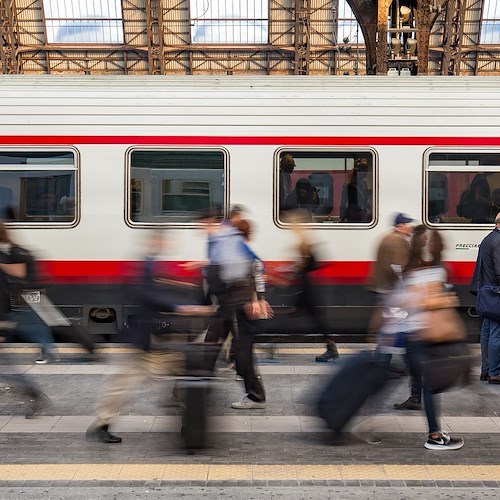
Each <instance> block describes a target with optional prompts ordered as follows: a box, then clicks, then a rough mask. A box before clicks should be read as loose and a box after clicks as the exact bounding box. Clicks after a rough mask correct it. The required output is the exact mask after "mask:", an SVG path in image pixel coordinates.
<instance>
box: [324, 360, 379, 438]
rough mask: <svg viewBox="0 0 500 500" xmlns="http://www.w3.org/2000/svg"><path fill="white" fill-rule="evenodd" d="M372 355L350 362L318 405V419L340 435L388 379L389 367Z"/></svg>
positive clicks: (346, 363) (330, 385)
mask: <svg viewBox="0 0 500 500" xmlns="http://www.w3.org/2000/svg"><path fill="white" fill-rule="evenodd" d="M375 356H376V355H375V354H374V353H373V352H361V353H359V354H355V355H353V356H352V357H351V358H350V359H348V360H347V361H346V362H345V364H344V365H343V366H342V367H341V368H340V370H339V371H338V372H337V373H336V374H335V375H334V376H333V379H332V380H331V381H330V382H329V383H328V385H327V386H326V388H325V389H324V391H323V392H322V393H321V395H320V398H319V400H318V403H317V408H318V412H319V416H320V417H321V418H323V419H324V420H325V422H326V424H327V425H328V427H329V428H330V429H331V430H333V431H335V432H336V433H340V432H341V430H342V429H343V428H344V427H345V425H346V424H347V423H348V422H349V420H350V419H351V417H352V416H353V415H354V414H355V413H356V412H357V411H358V410H359V409H360V408H361V406H362V405H363V403H364V402H365V401H366V400H367V399H368V397H369V396H371V395H373V394H375V393H377V392H378V391H379V390H380V389H382V387H383V386H384V385H385V381H386V380H387V366H386V365H384V364H382V363H380V362H379V361H377V359H376V357H375Z"/></svg>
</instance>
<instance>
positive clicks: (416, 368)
mask: <svg viewBox="0 0 500 500" xmlns="http://www.w3.org/2000/svg"><path fill="white" fill-rule="evenodd" d="M427 349H429V346H428V345H427V344H425V343H424V342H420V341H414V340H410V339H408V340H407V343H406V357H407V360H408V366H409V369H410V373H411V374H412V388H411V390H412V395H413V391H414V387H413V381H415V382H416V383H417V384H420V387H422V395H423V400H424V410H425V416H426V417H427V423H428V425H429V434H433V433H436V432H439V424H438V417H437V414H438V407H437V402H436V398H435V395H434V394H433V393H432V391H431V390H430V389H429V388H427V387H426V385H425V380H423V378H422V375H423V364H424V363H425V361H426V359H427V355H426V351H427ZM415 389H417V387H415ZM419 399H420V398H419Z"/></svg>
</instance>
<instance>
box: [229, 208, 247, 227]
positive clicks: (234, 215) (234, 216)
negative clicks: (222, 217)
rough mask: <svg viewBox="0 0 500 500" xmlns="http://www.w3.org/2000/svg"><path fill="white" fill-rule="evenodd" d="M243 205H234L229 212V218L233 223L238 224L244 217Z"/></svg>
mask: <svg viewBox="0 0 500 500" xmlns="http://www.w3.org/2000/svg"><path fill="white" fill-rule="evenodd" d="M243 213H244V210H243V207H242V206H241V205H233V206H232V207H231V211H230V212H229V220H230V222H231V224H233V225H236V224H237V223H238V222H239V221H240V220H242V219H243Z"/></svg>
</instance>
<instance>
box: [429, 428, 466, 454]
mask: <svg viewBox="0 0 500 500" xmlns="http://www.w3.org/2000/svg"><path fill="white" fill-rule="evenodd" d="M463 445H464V440H463V438H452V437H450V436H449V435H448V434H447V433H446V432H441V433H440V434H439V436H438V437H437V438H433V437H431V436H430V434H429V438H428V439H427V441H426V442H425V444H424V446H425V447H426V448H427V449H428V450H459V449H460V448H462V446H463Z"/></svg>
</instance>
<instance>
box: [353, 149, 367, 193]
mask: <svg viewBox="0 0 500 500" xmlns="http://www.w3.org/2000/svg"><path fill="white" fill-rule="evenodd" d="M369 171H370V165H369V163H368V158H366V157H364V156H362V157H361V158H358V159H357V160H356V161H355V162H354V167H353V169H352V173H351V180H350V181H349V183H350V184H352V185H353V186H355V185H357V183H358V181H359V180H361V179H362V178H366V175H367V174H368V173H369Z"/></svg>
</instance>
